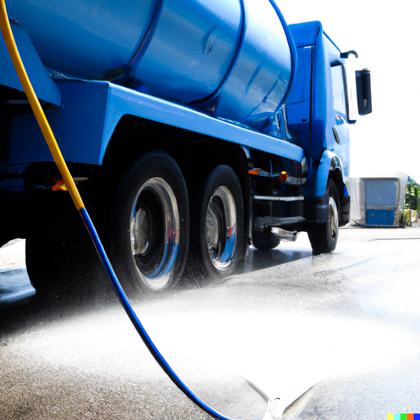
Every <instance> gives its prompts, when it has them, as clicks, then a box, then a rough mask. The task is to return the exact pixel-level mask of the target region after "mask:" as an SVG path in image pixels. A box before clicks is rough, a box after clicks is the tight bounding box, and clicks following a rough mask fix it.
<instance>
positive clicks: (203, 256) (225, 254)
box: [191, 165, 244, 278]
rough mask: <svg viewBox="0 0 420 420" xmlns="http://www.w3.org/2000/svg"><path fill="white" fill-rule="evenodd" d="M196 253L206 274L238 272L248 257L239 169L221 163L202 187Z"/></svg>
mask: <svg viewBox="0 0 420 420" xmlns="http://www.w3.org/2000/svg"><path fill="white" fill-rule="evenodd" d="M193 220H194V222H193V228H192V235H191V237H192V255H193V262H192V264H193V266H194V268H195V270H198V271H199V272H201V274H202V275H204V276H205V277H211V278H222V277H226V276H228V275H231V274H234V273H235V272H236V271H237V269H238V267H239V265H240V262H241V261H242V260H243V258H244V243H243V200H242V190H241V185H240V182H239V179H238V176H237V175H236V173H235V171H234V170H233V169H232V168H230V167H229V166H226V165H220V166H218V167H217V168H216V169H214V170H213V172H212V173H211V174H210V176H209V177H208V178H207V180H206V182H205V184H204V185H203V186H202V188H201V189H200V192H199V194H198V198H197V200H196V204H195V207H194V214H193Z"/></svg>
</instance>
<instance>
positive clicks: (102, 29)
mask: <svg viewBox="0 0 420 420" xmlns="http://www.w3.org/2000/svg"><path fill="white" fill-rule="evenodd" d="M6 3H7V8H8V11H9V15H10V17H11V18H13V19H15V20H16V21H17V22H18V23H20V24H21V25H22V26H23V27H24V28H25V29H26V31H27V32H28V34H29V36H30V38H31V40H32V42H33V44H34V46H35V48H36V50H37V51H38V54H39V56H40V58H41V60H42V61H43V63H44V64H45V66H47V67H50V68H51V69H54V70H55V71H57V72H59V73H62V74H64V75H66V76H68V77H76V78H82V79H101V80H115V81H116V82H117V83H121V84H125V85H126V86H129V87H133V88H139V87H141V88H142V90H143V91H144V90H146V91H148V92H149V93H150V94H152V95H155V96H158V97H161V98H164V99H168V100H171V101H175V102H177V103H181V104H185V105H189V106H193V107H194V106H196V107H201V109H205V110H206V111H207V112H210V113H211V112H212V113H213V114H214V115H216V116H220V117H224V118H228V119H232V120H235V121H238V122H241V123H244V124H247V125H249V126H251V127H253V128H255V129H261V128H263V126H264V125H265V124H266V123H267V119H268V118H270V116H271V115H272V114H273V112H275V111H276V109H277V108H278V105H279V103H280V102H281V100H282V99H283V97H284V94H285V92H286V89H287V86H288V83H289V81H290V77H291V58H290V49H289V46H288V43H287V39H286V36H285V31H284V28H283V27H282V24H281V22H280V20H279V18H278V16H277V15H276V12H275V11H274V9H273V7H272V6H271V4H270V1H269V0H101V1H97V0H72V1H65V0H36V1H34V0H6Z"/></svg>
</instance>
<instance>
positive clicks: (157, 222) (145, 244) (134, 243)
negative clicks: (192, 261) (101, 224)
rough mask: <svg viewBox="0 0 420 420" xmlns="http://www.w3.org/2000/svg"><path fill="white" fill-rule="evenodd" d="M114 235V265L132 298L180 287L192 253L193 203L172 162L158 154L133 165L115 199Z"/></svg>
mask: <svg viewBox="0 0 420 420" xmlns="http://www.w3.org/2000/svg"><path fill="white" fill-rule="evenodd" d="M108 233H109V236H108V243H109V253H110V256H111V262H112V264H113V266H114V268H115V270H116V272H117V275H118V277H119V279H120V281H121V283H122V285H123V287H124V289H125V291H126V292H127V293H128V295H129V296H130V295H133V294H135V295H137V294H138V293H143V294H150V293H154V292H162V291H165V290H168V289H171V288H172V287H173V286H174V285H175V284H176V283H177V281H178V280H179V278H180V276H181V274H182V272H183V270H184V266H185V262H186V258H187V254H188V248H189V204H188V193H187V188H186V185H185V181H184V177H183V175H182V172H181V170H180V168H179V167H178V165H177V163H176V162H175V161H174V160H173V159H172V158H171V157H169V156H168V155H166V154H165V153H162V152H153V153H149V154H146V155H145V156H143V157H142V158H140V159H139V160H138V161H137V162H136V163H134V164H133V166H132V167H131V169H130V170H129V171H128V173H127V174H126V175H125V177H124V178H123V180H122V182H121V185H120V187H119V189H118V192H117V194H116V196H115V201H114V205H113V208H112V210H111V218H110V226H109V231H108Z"/></svg>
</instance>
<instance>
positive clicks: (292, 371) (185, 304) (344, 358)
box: [0, 228, 420, 420]
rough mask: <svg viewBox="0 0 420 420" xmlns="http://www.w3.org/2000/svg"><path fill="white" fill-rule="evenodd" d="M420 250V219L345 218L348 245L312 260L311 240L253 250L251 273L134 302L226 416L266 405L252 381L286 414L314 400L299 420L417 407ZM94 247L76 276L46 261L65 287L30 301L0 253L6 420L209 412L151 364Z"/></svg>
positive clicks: (164, 348)
mask: <svg viewBox="0 0 420 420" xmlns="http://www.w3.org/2000/svg"><path fill="white" fill-rule="evenodd" d="M19 246H20V248H19V249H18V248H16V249H17V251H16V254H19V255H20V254H21V252H22V248H21V245H19ZM10 249H12V248H10ZM419 249H420V229H414V228H412V229H409V228H406V229H349V228H345V229H341V230H340V239H339V245H338V247H337V250H336V251H334V252H333V253H332V254H328V255H320V256H316V257H313V256H312V255H311V248H310V244H309V241H308V239H307V237H306V236H305V235H304V234H302V235H301V236H300V237H299V238H298V241H297V242H296V243H285V242H282V243H281V244H280V246H279V247H278V248H276V249H274V250H272V251H265V252H262V251H258V250H255V249H251V250H250V253H249V255H248V258H247V263H246V266H245V272H244V273H243V274H241V275H238V276H233V277H230V278H228V279H225V280H224V281H219V282H214V281H213V282H210V281H207V282H204V283H203V282H198V281H196V280H195V279H193V280H192V281H191V282H190V283H191V284H192V286H190V287H186V288H184V289H183V290H178V291H175V292H173V293H170V294H166V295H163V296H158V297H153V298H148V299H140V300H134V301H133V302H132V303H133V306H134V308H135V309H136V311H137V314H138V315H139V317H140V319H141V320H142V321H143V323H144V325H145V327H146V329H147V331H148V332H149V334H150V336H151V338H152V339H153V341H154V342H155V344H156V345H157V347H158V348H159V350H160V351H161V352H162V353H163V355H164V356H165V357H166V359H167V360H168V362H169V363H170V364H171V365H172V366H173V367H174V369H175V370H176V371H177V372H178V373H179V374H180V376H181V378H182V379H183V380H184V381H185V382H187V383H188V384H189V385H190V386H191V387H192V388H193V389H194V390H195V391H196V392H197V393H198V395H199V396H200V397H202V398H203V399H204V400H205V401H206V402H208V403H209V404H210V405H211V406H213V407H214V408H215V409H217V410H220V411H221V412H223V413H224V414H226V415H228V416H231V417H241V418H262V416H263V415H264V412H265V409H266V403H265V401H264V400H263V399H262V398H261V397H260V396H259V395H258V394H257V393H256V392H255V391H253V389H252V388H251V387H250V386H249V385H248V384H247V382H246V380H245V378H246V379H248V380H250V381H252V382H253V383H255V384H257V385H258V386H259V387H260V388H262V389H263V390H264V391H265V392H266V393H267V394H268V395H270V396H271V397H278V398H280V401H281V404H282V407H283V408H286V407H287V406H289V404H291V403H293V402H294V401H295V400H296V399H297V398H298V397H300V396H301V395H302V394H304V395H303V396H302V397H301V398H300V399H298V400H297V401H295V402H294V404H292V405H291V406H290V407H289V408H288V409H287V410H286V411H285V413H284V418H285V419H287V420H289V419H296V420H303V419H305V420H306V419H328V420H329V419H331V420H335V419H356V418H357V419H366V420H368V419H369V420H371V419H385V418H386V414H387V413H413V412H416V413H418V412H420V331H419V325H420V322H419V321H420V304H419V297H420V293H419V292H420V275H419V268H420V256H419ZM82 252H83V255H84V257H83V260H82V261H81V260H78V269H77V270H74V269H73V268H74V265H75V261H71V259H69V260H67V261H60V262H59V264H58V263H57V265H58V267H55V266H54V261H52V262H51V267H50V266H48V267H46V266H45V262H43V264H44V265H42V266H40V268H39V269H40V270H45V272H46V275H48V276H50V277H51V278H50V279H49V282H50V283H51V284H52V285H54V286H51V288H50V289H49V291H48V293H44V294H43V295H42V296H41V295H39V294H38V295H35V297H32V300H31V301H30V303H29V304H28V303H27V302H26V301H27V300H28V299H29V298H31V293H32V292H31V289H30V287H28V283H27V277H25V271H24V270H25V269H24V267H21V266H19V263H16V264H13V261H12V263H10V261H11V260H10V258H9V257H7V258H8V259H7V261H2V262H3V264H2V268H1V271H2V272H8V274H5V276H3V277H2V276H1V273H0V419H25V420H26V419H31V420H32V419H209V418H210V417H209V416H208V415H207V414H205V413H203V412H202V411H201V410H200V409H198V408H197V407H195V406H194V404H193V403H192V402H190V401H189V400H188V399H187V398H186V397H185V396H184V395H183V394H182V393H181V392H180V391H179V390H178V389H177V388H176V387H175V386H174V385H173V384H172V382H171V381H170V380H169V379H168V378H167V377H166V375H165V374H164V373H163V372H162V371H161V369H160V368H159V366H158V365H157V364H156V362H155V361H154V360H153V359H152V357H151V356H150V354H149V353H148V351H147V349H146V347H145V346H144V344H143V343H142V341H141V339H140V338H139V337H138V336H137V333H136V331H135V330H134V328H133V327H132V325H131V324H130V321H129V320H128V318H127V317H126V315H125V313H124V311H123V310H122V309H121V307H120V306H119V304H118V302H117V301H116V298H115V297H114V295H113V292H112V290H111V288H110V286H109V285H108V283H107V280H106V277H105V275H104V274H103V272H102V271H101V267H100V266H99V264H98V262H97V260H96V255H95V253H94V251H92V250H91V249H90V248H89V246H86V248H83V249H82ZM0 254H1V252H0ZM69 254H71V253H69ZM19 255H17V258H18V259H19V258H20V260H19V261H20V264H21V261H22V257H21V256H20V257H19ZM0 261H1V256H0ZM58 268H60V270H58ZM11 271H14V272H15V273H14V274H10V272H11ZM15 275H16V276H17V277H15V280H16V281H15V282H14V281H13V278H14V277H13V276H15ZM6 277H7V278H6ZM25 279H26V282H25ZM13 284H16V285H17V286H16V287H15V288H14V286H13ZM25 287H26V289H25ZM22 290H26V292H25V293H26V294H27V295H26V301H25V300H22V299H24V298H25V296H24V293H23V294H22V293H21V295H19V294H17V293H18V292H22ZM13 293H15V295H13ZM28 293H29V294H28ZM13 296H14V297H13ZM2 299H3V300H2ZM19 299H20V300H19ZM19 303H22V304H20V305H19ZM12 304H14V305H15V306H11V305H12ZM307 390H309V391H308V392H306V391H307Z"/></svg>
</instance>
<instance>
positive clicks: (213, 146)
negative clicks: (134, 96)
mask: <svg viewBox="0 0 420 420" xmlns="http://www.w3.org/2000/svg"><path fill="white" fill-rule="evenodd" d="M152 151H161V152H164V153H166V154H168V155H169V156H170V157H172V158H173V159H174V160H175V161H176V163H177V164H178V166H179V167H180V169H181V171H182V173H183V176H184V178H185V182H186V184H187V189H188V194H189V196H190V202H191V201H192V200H193V199H194V197H195V194H196V191H197V189H198V187H199V185H201V184H202V182H203V181H204V180H205V179H206V178H207V177H208V176H209V175H210V173H211V172H212V170H213V169H214V168H215V167H216V166H219V165H223V164H224V165H228V166H230V167H232V169H233V170H234V171H235V172H236V174H237V175H238V177H239V180H240V182H241V188H242V193H243V196H244V197H243V202H244V213H245V217H246V218H248V217H249V199H248V198H249V195H250V186H249V179H248V160H247V156H246V153H245V152H244V150H243V149H242V147H241V145H239V144H234V143H231V142H229V141H224V140H220V139H218V138H214V137H210V136H206V135H204V134H201V133H196V132H193V131H189V130H186V129H183V128H178V127H174V126H170V125H166V124H163V123H159V122H156V121H152V120H148V119H144V118H141V117H137V116H132V115H125V116H124V117H123V118H121V119H120V121H119V123H118V124H117V126H116V128H115V130H114V132H113V134H112V137H111V139H110V141H109V143H108V145H107V149H106V151H105V154H104V158H103V162H102V165H101V166H100V167H98V169H97V174H94V176H93V179H92V182H91V184H92V185H93V186H94V187H93V189H97V190H98V191H101V190H102V191H103V190H104V188H106V189H109V190H110V191H113V192H116V190H117V188H118V185H119V182H120V180H121V179H122V177H123V175H124V173H125V171H126V170H127V168H128V167H129V166H130V165H131V164H133V163H134V162H135V161H136V160H137V159H138V158H139V157H140V156H142V155H144V154H146V153H149V152H152Z"/></svg>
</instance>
